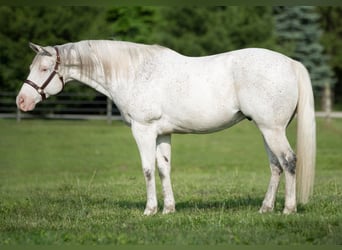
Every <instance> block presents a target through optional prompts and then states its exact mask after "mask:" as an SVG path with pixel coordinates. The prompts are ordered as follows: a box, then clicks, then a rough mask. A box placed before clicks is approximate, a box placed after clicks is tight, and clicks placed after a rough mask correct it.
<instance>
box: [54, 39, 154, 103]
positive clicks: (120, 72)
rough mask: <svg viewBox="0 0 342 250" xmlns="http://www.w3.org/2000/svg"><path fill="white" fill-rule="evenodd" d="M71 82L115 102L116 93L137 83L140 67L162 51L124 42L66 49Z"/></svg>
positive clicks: (95, 42) (74, 44)
mask: <svg viewBox="0 0 342 250" xmlns="http://www.w3.org/2000/svg"><path fill="white" fill-rule="evenodd" d="M61 50H62V51H63V52H64V53H63V54H64V57H65V66H66V67H65V68H66V69H65V70H66V75H67V79H66V80H67V81H68V80H77V81H80V82H82V83H84V84H86V85H88V86H90V87H92V88H94V89H95V90H97V91H99V92H100V93H102V94H104V95H106V96H108V97H110V98H111V99H114V97H113V95H114V93H115V90H116V89H120V90H122V89H123V88H125V87H126V88H128V87H129V86H128V84H132V83H133V82H134V81H137V78H138V74H140V73H141V72H142V71H144V70H141V67H144V66H143V65H145V64H146V61H151V60H153V58H154V55H155V53H156V52H157V51H159V50H160V48H158V47H155V46H144V45H137V44H132V43H125V42H111V41H83V42H79V43H71V44H66V45H63V46H62V48H61Z"/></svg>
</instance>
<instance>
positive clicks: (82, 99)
mask: <svg viewBox="0 0 342 250" xmlns="http://www.w3.org/2000/svg"><path fill="white" fill-rule="evenodd" d="M16 94H17V93H14V92H1V93H0V117H2V118H16V119H17V120H18V121H20V120H21V119H23V118H25V119H28V118H44V119H87V120H105V119H106V120H107V121H108V122H109V123H110V122H111V121H112V120H115V119H119V116H120V113H119V110H118V109H117V108H116V106H115V104H114V103H113V102H112V101H111V100H110V99H109V98H107V97H105V96H104V95H100V94H98V93H64V92H63V93H60V94H59V95H58V96H54V97H51V98H49V99H47V100H46V101H44V103H41V104H37V106H36V108H35V109H34V110H33V111H31V112H28V113H22V112H20V111H19V110H18V109H17V106H16V103H15V98H16Z"/></svg>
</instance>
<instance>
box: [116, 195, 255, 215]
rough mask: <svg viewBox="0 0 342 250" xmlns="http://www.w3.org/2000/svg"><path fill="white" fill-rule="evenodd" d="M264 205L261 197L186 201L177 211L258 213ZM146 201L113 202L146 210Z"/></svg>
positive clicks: (161, 205) (182, 202) (179, 203)
mask: <svg viewBox="0 0 342 250" xmlns="http://www.w3.org/2000/svg"><path fill="white" fill-rule="evenodd" d="M261 203H262V198H261V197H256V198H250V197H239V198H234V199H223V200H201V199H196V200H186V201H180V202H178V203H177V202H176V211H179V212H182V211H194V210H213V211H215V210H217V211H219V210H246V209H247V210H255V211H258V210H259V208H260V206H261ZM145 204H146V203H145V202H144V201H136V202H135V201H128V200H120V201H115V202H113V205H114V206H118V207H120V208H125V209H141V210H144V208H145ZM162 209H163V202H162V201H159V203H158V210H159V211H162Z"/></svg>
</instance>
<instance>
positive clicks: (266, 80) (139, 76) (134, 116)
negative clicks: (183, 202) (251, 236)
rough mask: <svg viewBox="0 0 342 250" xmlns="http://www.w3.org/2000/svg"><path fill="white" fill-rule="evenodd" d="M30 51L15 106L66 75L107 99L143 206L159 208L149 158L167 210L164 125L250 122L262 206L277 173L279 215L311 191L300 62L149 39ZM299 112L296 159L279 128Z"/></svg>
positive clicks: (197, 128)
mask: <svg viewBox="0 0 342 250" xmlns="http://www.w3.org/2000/svg"><path fill="white" fill-rule="evenodd" d="M30 47H31V48H32V49H33V50H34V51H35V52H36V53H37V55H36V57H35V58H34V60H33V62H32V64H31V67H30V74H29V76H28V79H27V80H26V81H25V83H24V84H23V86H22V88H21V90H20V92H19V94H18V96H17V100H16V101H17V106H18V107H19V108H20V109H21V110H23V111H30V110H33V109H34V107H35V105H36V104H37V103H38V102H40V101H42V100H44V99H45V98H48V97H49V96H50V95H56V94H57V93H59V92H60V91H62V89H63V87H64V85H65V83H67V82H69V81H71V80H77V81H80V82H83V83H85V84H87V85H89V86H90V87H92V88H94V89H96V90H97V91H99V92H101V93H103V94H104V95H106V96H108V97H109V98H111V99H112V100H113V101H114V103H115V104H116V106H117V107H118V109H119V110H120V112H121V115H122V118H123V120H124V121H125V122H126V123H127V124H128V125H129V126H130V127H131V129H132V133H133V136H134V138H135V140H136V143H137V146H138V148H139V152H140V157H141V161H142V169H143V173H144V176H145V180H146V187H147V204H146V209H145V212H144V214H145V215H152V214H155V213H156V212H157V198H156V187H155V163H156V162H157V165H158V170H159V176H160V178H161V183H162V190H163V195H164V209H163V213H171V212H174V211H175V200H174V196H173V191H172V186H171V179H170V171H171V134H172V133H210V132H215V131H218V130H221V129H224V128H228V127H231V126H233V125H234V124H236V123H238V122H240V121H241V120H243V119H245V118H248V119H250V120H253V122H254V123H255V124H256V126H257V127H258V128H259V129H260V131H261V133H262V135H263V138H264V144H265V148H266V151H267V154H268V157H269V162H270V167H271V179H270V183H269V187H268V190H267V192H266V195H265V198H264V200H263V203H262V206H261V208H260V212H261V213H263V212H268V211H272V210H273V207H274V202H275V196H276V192H277V189H278V184H279V180H280V175H281V173H282V172H283V171H284V172H285V208H284V211H283V212H284V213H285V214H289V213H293V212H296V207H297V205H296V203H297V199H296V175H297V191H298V192H297V194H298V201H299V202H301V203H306V202H307V201H308V199H309V196H310V195H311V193H312V189H313V180H314V168H315V154H316V137H315V133H316V132H315V130H316V129H315V116H314V101H313V93H312V87H311V82H310V77H309V74H308V72H307V70H306V69H305V67H304V66H303V65H302V64H301V63H299V62H297V61H294V60H292V59H290V58H288V57H286V56H284V55H282V54H279V53H277V52H273V51H270V50H266V49H256V48H250V49H242V50H237V51H232V52H228V53H223V54H218V55H212V56H206V57H187V56H183V55H180V54H178V53H177V52H175V51H173V50H171V49H168V48H165V47H161V46H156V45H143V44H135V43H130V42H119V41H81V42H77V43H68V44H64V45H60V46H54V47H50V46H48V47H41V46H38V45H35V44H32V43H30ZM296 112H297V116H298V128H297V131H298V132H297V160H296V155H295V154H294V152H293V150H292V149H291V146H290V144H289V142H288V140H287V138H286V127H287V125H288V124H289V123H290V121H291V120H292V118H293V116H294V115H295V113H296Z"/></svg>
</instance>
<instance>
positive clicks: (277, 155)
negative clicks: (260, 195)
mask: <svg viewBox="0 0 342 250" xmlns="http://www.w3.org/2000/svg"><path fill="white" fill-rule="evenodd" d="M260 129H261V132H262V134H263V136H264V140H265V142H266V144H267V150H268V151H269V152H270V153H269V155H270V156H271V157H270V159H271V160H270V161H271V167H272V177H271V181H270V186H269V190H268V191H267V193H266V196H265V200H264V202H263V207H262V208H261V211H262V212H263V211H265V210H267V207H268V206H269V207H270V208H272V206H273V203H274V199H275V193H276V190H275V188H277V187H278V183H279V176H277V171H278V170H277V169H276V168H279V167H280V168H281V169H282V170H283V171H284V172H285V208H284V213H285V214H289V213H293V212H296V155H295V154H294V152H293V150H292V149H291V146H290V144H289V142H288V140H287V138H286V135H285V128H282V127H277V128H272V129H270V128H260ZM272 165H273V166H272ZM280 168H279V169H280ZM279 173H280V171H278V175H280V174H279ZM270 189H271V190H270ZM264 206H265V207H264Z"/></svg>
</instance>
